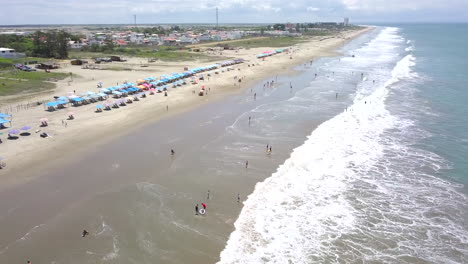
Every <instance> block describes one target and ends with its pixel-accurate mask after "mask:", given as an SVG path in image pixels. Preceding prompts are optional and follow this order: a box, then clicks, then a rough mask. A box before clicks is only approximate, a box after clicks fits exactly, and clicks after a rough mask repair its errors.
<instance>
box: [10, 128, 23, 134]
mask: <svg viewBox="0 0 468 264" xmlns="http://www.w3.org/2000/svg"><path fill="white" fill-rule="evenodd" d="M19 133H20V131H19V130H18V129H10V130H8V134H19Z"/></svg>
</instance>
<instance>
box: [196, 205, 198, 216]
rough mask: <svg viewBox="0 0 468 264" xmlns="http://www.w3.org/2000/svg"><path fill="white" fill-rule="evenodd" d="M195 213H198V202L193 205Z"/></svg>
mask: <svg viewBox="0 0 468 264" xmlns="http://www.w3.org/2000/svg"><path fill="white" fill-rule="evenodd" d="M195 215H198V204H197V205H195Z"/></svg>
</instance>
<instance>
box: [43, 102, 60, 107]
mask: <svg viewBox="0 0 468 264" xmlns="http://www.w3.org/2000/svg"><path fill="white" fill-rule="evenodd" d="M45 105H46V106H52V107H54V106H56V105H57V102H48V103H46V104H45Z"/></svg>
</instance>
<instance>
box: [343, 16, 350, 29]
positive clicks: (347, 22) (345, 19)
mask: <svg viewBox="0 0 468 264" xmlns="http://www.w3.org/2000/svg"><path fill="white" fill-rule="evenodd" d="M348 25H349V18H348V17H345V18H344V22H343V26H345V27H347V26H348Z"/></svg>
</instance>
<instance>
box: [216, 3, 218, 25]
mask: <svg viewBox="0 0 468 264" xmlns="http://www.w3.org/2000/svg"><path fill="white" fill-rule="evenodd" d="M216 29H218V8H216Z"/></svg>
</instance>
